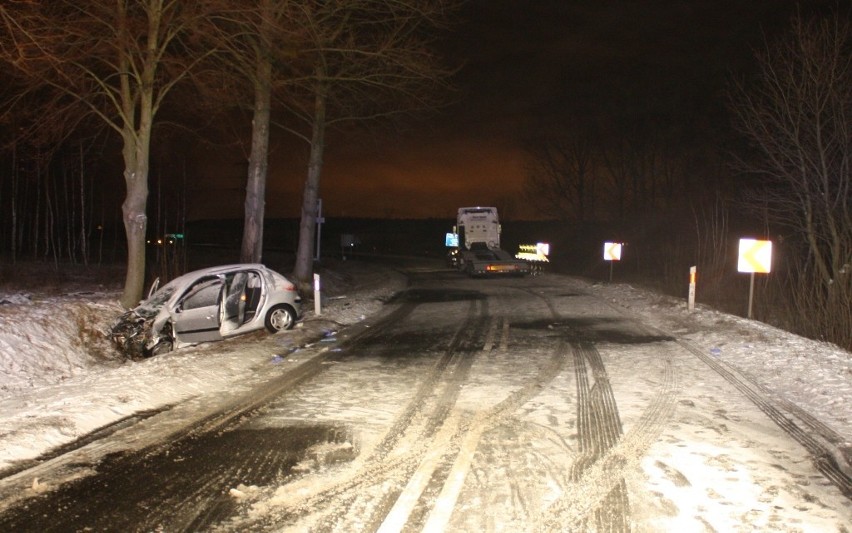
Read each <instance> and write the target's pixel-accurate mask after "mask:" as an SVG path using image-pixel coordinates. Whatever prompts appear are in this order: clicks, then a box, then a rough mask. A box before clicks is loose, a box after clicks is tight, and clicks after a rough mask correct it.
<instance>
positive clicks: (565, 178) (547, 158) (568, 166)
mask: <svg viewBox="0 0 852 533" xmlns="http://www.w3.org/2000/svg"><path fill="white" fill-rule="evenodd" d="M526 151H527V153H528V154H529V155H530V163H529V167H528V169H527V174H528V175H527V180H526V187H527V191H526V192H527V195H528V196H529V197H530V200H531V201H533V202H534V203H535V204H536V205H539V206H541V212H542V213H543V214H546V215H548V216H552V217H554V218H556V219H562V220H565V219H571V218H573V219H576V220H580V221H584V220H586V219H587V218H588V217H589V216H592V217H594V210H595V205H596V201H597V197H596V193H597V191H596V184H597V183H596V182H597V179H598V165H599V162H598V161H597V159H598V156H597V155H596V154H595V151H594V146H593V142H592V140H591V138H590V136H589V135H588V133H587V132H575V133H574V134H572V135H571V136H570V137H566V136H564V135H562V136H548V137H547V138H542V139H535V140H531V141H529V142H528V143H527V149H526Z"/></svg>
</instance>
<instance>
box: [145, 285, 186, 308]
mask: <svg viewBox="0 0 852 533" xmlns="http://www.w3.org/2000/svg"><path fill="white" fill-rule="evenodd" d="M177 287H178V284H176V283H167V284H165V285H163V286H162V287H160V289H159V290H158V291H157V292H155V293H154V294H152V295H151V297H150V298H148V299H147V300H143V301H142V302H141V303H140V304H139V307H138V308H137V309H150V310H153V309H157V308H159V307H162V306H163V304H165V303H166V302H167V301H168V300H169V298H171V297H172V295H173V294H174V293H175V291H176V290H177Z"/></svg>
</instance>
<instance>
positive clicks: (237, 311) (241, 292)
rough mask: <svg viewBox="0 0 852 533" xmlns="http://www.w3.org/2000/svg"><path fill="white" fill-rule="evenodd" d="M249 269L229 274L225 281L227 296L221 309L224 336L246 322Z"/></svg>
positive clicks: (222, 333) (220, 331) (221, 331)
mask: <svg viewBox="0 0 852 533" xmlns="http://www.w3.org/2000/svg"><path fill="white" fill-rule="evenodd" d="M249 274H250V272H249V271H245V270H244V271H240V272H235V273H234V274H229V275H228V279H227V281H226V283H225V296H224V298H222V308H221V310H220V316H221V321H222V324H221V327H220V329H219V333H220V334H221V335H222V336H223V337H224V336H227V335H228V334H229V333H231V332H233V331H234V330H236V329H237V328H239V327H240V326H242V325H243V324H244V323H245V316H246V286H247V284H248V279H249Z"/></svg>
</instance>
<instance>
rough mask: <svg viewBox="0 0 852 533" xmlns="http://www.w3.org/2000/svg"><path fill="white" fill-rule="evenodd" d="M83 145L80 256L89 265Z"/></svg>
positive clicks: (81, 151) (81, 158)
mask: <svg viewBox="0 0 852 533" xmlns="http://www.w3.org/2000/svg"><path fill="white" fill-rule="evenodd" d="M84 159H85V156H84V154H83V143H80V255H81V256H82V259H83V264H84V265H88V264H89V247H88V243H87V241H88V239H89V235H88V226H87V224H86V167H85V165H84Z"/></svg>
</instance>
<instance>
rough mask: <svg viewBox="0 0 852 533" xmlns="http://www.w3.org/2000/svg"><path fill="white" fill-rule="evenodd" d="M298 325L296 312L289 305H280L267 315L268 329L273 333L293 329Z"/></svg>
mask: <svg viewBox="0 0 852 533" xmlns="http://www.w3.org/2000/svg"><path fill="white" fill-rule="evenodd" d="M295 324H296V311H295V310H294V309H293V308H292V307H290V306H289V305H287V304H278V305H276V306H275V307H273V308H272V309H270V310H269V312H268V313H266V329H268V330H269V331H270V332H272V333H277V332H279V331H284V330H285V329H292V328H293V326H294V325H295Z"/></svg>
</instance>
